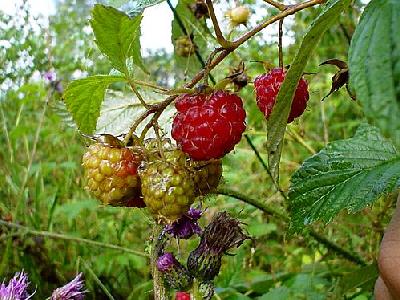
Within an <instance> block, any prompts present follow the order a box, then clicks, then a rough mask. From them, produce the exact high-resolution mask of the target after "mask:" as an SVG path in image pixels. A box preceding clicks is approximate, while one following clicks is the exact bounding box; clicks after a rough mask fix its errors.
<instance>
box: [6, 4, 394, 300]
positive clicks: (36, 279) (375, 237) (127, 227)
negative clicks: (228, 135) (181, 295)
mask: <svg viewBox="0 0 400 300" xmlns="http://www.w3.org/2000/svg"><path fill="white" fill-rule="evenodd" d="M3 1H4V0H3ZM6 1H7V0H6ZM11 2H14V1H11ZM15 2H16V4H15V5H16V6H17V7H18V9H17V10H16V13H15V14H13V15H8V14H7V13H5V12H2V11H1V10H0V28H1V30H0V62H1V65H2V68H1V69H0V120H1V121H0V128H1V132H2V134H1V135H0V141H1V144H2V145H3V146H2V147H1V148H0V165H1V168H0V219H1V220H0V280H1V279H2V278H7V279H9V278H11V277H12V275H13V274H14V273H15V272H16V271H19V270H21V269H23V270H25V272H27V273H28V274H29V278H30V281H31V282H32V283H33V286H35V287H36V294H35V297H36V298H37V299H44V298H45V297H47V295H49V294H50V293H51V291H52V290H54V288H56V287H57V286H60V285H62V283H64V282H66V281H68V279H70V278H73V276H74V274H75V273H76V272H77V271H79V272H83V273H84V274H85V277H86V287H87V289H88V290H89V292H88V293H87V295H86V298H87V299H149V298H151V293H152V281H151V278H150V270H149V268H148V266H147V264H148V259H147V257H146V253H147V248H148V245H147V244H146V242H145V241H146V239H147V238H148V237H149V236H150V235H151V232H150V223H151V222H152V221H151V218H150V216H149V215H147V214H146V213H145V212H143V211H141V210H139V209H135V208H134V209H132V208H110V207H101V206H99V204H98V202H97V201H96V200H94V199H93V198H92V197H91V196H90V195H88V194H87V193H86V192H85V191H84V190H83V188H82V186H83V184H82V176H83V174H82V169H81V166H80V160H81V156H82V154H83V152H84V150H85V146H86V143H85V141H84V140H83V139H82V138H81V137H80V136H79V134H78V133H77V131H76V129H75V128H73V126H71V125H72V123H71V122H70V117H69V115H68V113H67V112H66V110H65V108H64V105H63V101H62V98H61V93H60V91H61V88H62V87H63V86H65V85H67V84H68V82H69V81H70V80H71V79H75V78H80V77H82V76H84V75H94V74H107V73H108V72H109V69H110V66H109V64H108V62H107V61H106V59H102V55H101V54H100V52H99V51H98V50H97V49H96V47H95V45H94V43H93V34H92V32H91V29H90V27H89V25H88V18H89V15H90V9H91V7H92V5H93V3H91V1H73V0H65V1H55V2H54V5H55V13H54V14H52V15H50V16H49V17H48V18H46V17H43V16H40V15H32V14H31V5H35V1H29V2H28V1H15ZM182 3H186V2H183V1H182ZM182 3H181V2H180V4H179V5H181V6H182V5H184V4H182ZM242 4H246V5H249V6H250V7H251V9H252V12H253V15H252V17H251V19H250V24H249V25H248V26H251V25H253V24H255V23H256V20H260V19H261V18H262V17H264V16H266V15H271V14H275V13H277V10H276V9H275V8H271V6H269V5H268V4H267V3H264V2H261V1H253V0H246V1H244V2H243V3H242ZM173 5H176V3H173ZM234 5H235V4H234V3H233V2H228V3H219V4H217V7H218V8H219V9H220V10H221V12H222V11H226V10H227V9H228V8H230V7H233V6H234ZM363 7H364V4H362V3H360V2H359V1H354V3H353V5H352V7H351V9H349V10H348V11H347V13H346V14H343V16H342V17H341V18H340V24H338V26H337V27H335V28H334V29H331V30H328V32H327V33H326V34H325V36H324V37H323V39H322V41H321V43H320V44H319V46H318V48H317V50H316V52H315V54H314V55H313V57H312V58H311V59H310V62H309V64H308V66H307V72H309V73H311V75H306V78H307V80H308V81H309V84H310V96H311V97H310V101H309V105H308V109H307V111H306V113H305V114H304V116H303V117H302V118H301V119H300V120H298V121H296V122H294V123H293V124H290V125H289V127H288V134H287V136H286V142H285V151H284V154H283V157H282V163H281V186H282V188H283V190H285V191H286V190H287V189H288V186H289V179H290V176H291V175H292V174H293V172H294V171H295V170H296V169H297V168H298V167H299V166H300V164H301V163H302V162H303V160H304V159H305V158H307V157H309V156H310V155H311V154H314V153H316V152H317V151H319V150H320V149H321V148H322V147H323V146H324V145H326V144H327V143H328V142H329V141H333V140H337V139H343V138H348V137H351V136H352V135H353V134H354V132H355V128H356V127H357V126H358V125H359V124H360V123H361V122H362V121H363V119H364V117H363V114H362V110H361V109H360V106H359V104H358V103H357V102H355V101H352V100H351V99H350V98H349V96H348V95H347V93H346V91H345V90H344V89H343V90H340V91H338V92H336V93H334V94H333V95H332V96H330V97H329V98H328V99H326V100H325V101H323V102H321V99H322V98H323V97H324V96H325V95H326V94H327V93H328V92H329V90H330V85H331V76H332V75H333V73H334V72H335V71H336V70H335V68H334V67H333V66H322V67H319V66H318V65H319V64H320V63H321V62H323V61H325V60H327V59H330V58H338V59H343V60H346V57H347V51H348V46H349V40H350V37H351V35H352V33H353V31H354V28H355V24H356V23H357V20H358V17H359V15H360V12H361V11H362V8H363ZM155 8H156V7H155ZM177 10H178V11H179V9H178V8H177ZM319 11H320V8H311V9H307V10H304V11H302V12H300V13H298V14H296V16H295V17H291V18H290V19H288V20H287V22H286V21H285V27H284V35H285V37H287V38H285V43H284V59H285V63H289V62H290V61H291V59H292V58H293V56H294V55H295V53H296V49H297V48H298V44H299V42H300V41H301V38H302V37H303V35H304V33H305V31H306V30H307V28H308V26H309V25H310V23H311V22H312V20H313V19H314V18H315V17H316V15H317V14H318V13H319ZM183 17H184V16H183ZM175 22H176V21H175ZM154 26H163V24H158V23H157V21H154ZM228 26H229V24H228V22H226V28H225V29H226V30H228ZM172 28H173V30H175V31H177V30H178V29H177V27H176V24H175V23H173V25H172ZM200 30H201V31H202V32H205V33H204V34H205V36H204V39H200V41H199V43H198V44H199V47H200V52H202V51H203V50H204V49H206V48H208V49H212V47H213V46H214V45H215V41H213V40H210V38H209V37H208V36H207V35H206V34H207V32H206V29H204V28H199V31H200ZM244 30H245V27H244V26H240V27H238V28H236V29H234V30H233V31H232V32H231V35H232V36H236V35H239V34H240V33H243V32H244ZM277 37H278V30H277V26H275V27H272V30H271V31H268V34H260V35H257V36H256V37H255V38H254V39H252V40H251V41H249V42H248V43H247V44H245V45H244V46H242V47H240V48H239V49H238V51H236V52H235V54H232V55H231V56H230V57H228V59H226V60H225V61H224V62H223V63H222V64H221V66H219V67H218V68H217V69H216V70H215V71H214V72H213V73H212V74H213V75H214V76H215V78H216V79H222V78H224V77H225V76H227V75H228V73H229V70H230V68H231V66H236V65H238V62H240V61H244V63H245V66H246V70H247V73H248V76H249V77H250V78H253V79H254V78H255V77H256V76H257V75H258V74H261V73H262V72H264V70H263V66H262V64H260V63H256V62H255V61H268V62H269V63H272V64H274V65H277V64H278V55H277V54H278V47H277ZM203 44H204V45H203ZM168 47H170V45H169V46H168ZM168 47H167V49H153V50H152V51H147V52H146V53H143V54H144V60H145V65H146V67H147V69H148V71H149V73H150V75H146V74H145V73H144V72H142V73H140V74H141V75H140V76H142V77H143V80H146V79H147V78H149V77H150V78H152V80H153V81H154V82H157V84H159V85H161V86H166V87H172V86H174V85H178V84H179V83H181V81H182V80H183V79H184V78H186V77H187V76H190V74H192V73H193V72H196V71H197V70H198V69H194V68H193V65H191V62H192V61H188V60H194V58H193V57H189V58H182V57H180V58H179V59H175V60H174V57H175V58H176V55H175V54H174V53H173V52H171V51H170V50H168V49H171V48H168ZM204 51H205V50H204ZM205 53H207V52H205ZM99 58H100V59H99ZM174 62H175V63H174ZM189 66H190V68H189ZM197 67H198V66H197ZM47 72H52V73H51V74H52V75H51V76H52V78H50V79H51V80H49V78H48V76H47V78H45V77H46V76H45V74H46V73H47ZM138 72H139V71H138ZM171 74H176V76H172V75H171ZM54 76H55V77H54ZM57 84H58V88H56V87H57ZM113 89H114V90H115V91H116V92H118V93H119V94H118V95H122V96H123V95H124V90H123V89H122V88H121V87H119V86H118V85H116V86H113ZM240 95H241V97H242V98H243V99H244V102H245V106H246V110H247V115H248V118H247V124H248V129H247V131H246V134H247V139H242V142H241V143H240V144H239V145H238V146H237V147H236V150H235V151H234V153H231V154H230V155H228V156H227V157H225V158H224V161H223V164H224V173H223V178H224V180H223V181H224V182H223V187H225V186H226V187H229V189H230V190H234V191H236V192H239V193H241V194H245V195H247V196H248V197H250V198H253V199H257V200H259V201H260V202H263V203H264V204H265V205H266V206H267V207H271V208H273V209H276V210H278V211H282V212H284V211H285V210H286V207H287V203H286V202H285V200H284V199H283V198H282V197H281V195H280V194H279V193H278V192H277V191H276V190H275V188H274V186H273V184H272V182H271V180H270V177H269V176H268V173H267V172H266V171H265V169H264V168H263V165H262V164H261V163H260V160H259V158H257V156H256V155H255V152H254V149H252V147H251V145H250V144H249V142H248V141H250V142H251V144H252V145H253V146H254V147H255V148H256V149H258V152H259V155H260V157H261V158H263V159H264V160H267V158H266V150H265V144H266V122H265V121H264V117H263V116H262V114H261V113H260V112H259V110H258V109H257V106H256V103H255V101H254V88H253V86H252V84H249V85H248V86H247V87H245V88H244V89H243V90H241V91H240ZM157 97H160V96H159V95H158V96H157ZM119 98H121V97H119ZM122 98H123V97H122ZM121 101H123V100H121ZM124 103H125V104H124ZM124 103H122V104H123V107H124V108H126V107H127V104H126V102H124ZM120 104H121V103H119V102H115V103H114V104H113V106H118V105H120ZM125 113H127V114H128V115H129V114H130V113H132V114H133V113H134V112H130V111H128V112H126V111H123V110H121V111H120V112H119V114H125ZM119 117H120V116H119V115H118V116H116V117H115V118H117V120H118V118H119ZM124 117H125V118H126V116H124ZM391 200H392V201H378V202H376V203H375V204H374V205H373V206H372V207H370V208H367V209H365V210H364V211H362V212H361V213H360V214H357V215H348V214H347V213H341V214H340V216H339V217H338V218H336V219H335V220H334V221H333V222H332V223H331V224H329V225H327V226H326V225H319V224H316V225H313V228H314V229H315V231H317V232H320V233H321V234H322V235H323V236H324V237H326V238H329V239H331V240H333V241H335V242H336V243H337V244H338V245H341V246H343V247H344V248H345V249H348V250H349V251H351V252H355V253H358V254H359V255H360V256H361V257H362V258H363V260H364V261H365V265H367V266H360V263H358V264H357V263H354V262H351V261H349V260H346V259H343V258H341V257H339V256H337V255H336V253H335V252H334V251H332V249H327V248H326V247H325V246H324V245H323V244H321V243H318V242H317V241H315V240H314V239H311V238H310V237H309V236H305V235H304V236H301V235H297V236H288V235H287V234H286V232H287V225H288V224H287V222H286V220H285V219H284V218H276V217H273V216H270V215H268V214H266V213H263V211H261V210H259V209H257V208H255V207H254V206H251V205H249V204H246V203H244V202H241V201H239V200H238V199H235V198H233V197H229V196H224V195H216V196H212V197H209V198H208V199H207V201H206V202H205V205H206V207H208V209H207V210H206V212H205V218H204V219H203V220H201V223H202V225H204V224H205V223H208V221H209V220H210V219H211V217H212V216H213V215H214V213H215V212H217V211H221V210H227V211H228V212H230V213H231V214H232V215H234V216H236V217H238V218H239V219H240V220H241V221H242V222H244V223H246V224H247V229H248V232H249V234H250V235H251V236H253V237H254V238H255V239H254V241H253V242H252V243H246V244H245V245H243V246H242V247H241V248H240V249H239V250H237V251H236V252H235V254H236V255H234V256H230V257H225V258H224V261H223V264H224V266H223V268H222V270H223V271H222V272H221V274H220V275H219V276H218V277H217V281H216V287H217V289H216V294H217V296H216V297H217V298H216V299H328V298H330V299H339V298H342V297H343V296H344V297H347V298H348V299H358V300H361V299H369V298H370V297H371V295H372V288H373V284H374V282H375V278H376V274H377V273H376V267H375V266H374V264H373V262H374V260H375V258H376V255H377V251H378V246H379V242H380V239H381V236H382V234H383V229H384V226H385V224H386V223H387V221H388V218H389V217H390V215H391V208H392V206H393V205H394V204H393V202H394V201H393V199H391ZM11 223H12V224H14V225H13V226H10V225H7V224H11ZM195 244H196V243H194V242H193V241H192V242H188V243H185V244H182V243H181V244H180V247H181V249H186V248H190V249H191V248H193V247H194V246H195ZM182 252H183V253H185V252H187V251H182ZM361 264H362V263H361ZM359 268H363V269H362V272H360V271H359ZM357 270H358V272H356V271H357ZM353 272H354V273H353Z"/></svg>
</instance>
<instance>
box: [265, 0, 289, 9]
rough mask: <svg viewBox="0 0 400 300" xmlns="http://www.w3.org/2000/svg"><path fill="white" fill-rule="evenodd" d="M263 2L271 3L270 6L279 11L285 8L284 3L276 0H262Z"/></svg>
mask: <svg viewBox="0 0 400 300" xmlns="http://www.w3.org/2000/svg"><path fill="white" fill-rule="evenodd" d="M264 1H265V2H267V3H268V4H271V5H272V6H274V7H275V8H277V9H279V10H280V11H283V10H285V9H286V5H285V4H282V3H279V2H276V1H274V0H264Z"/></svg>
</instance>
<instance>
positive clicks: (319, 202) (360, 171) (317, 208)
mask: <svg viewBox="0 0 400 300" xmlns="http://www.w3.org/2000/svg"><path fill="white" fill-rule="evenodd" d="M399 186H400V156H399V154H398V153H397V151H396V148H395V147H394V145H393V144H391V143H390V142H389V141H387V140H385V139H384V138H383V137H382V136H381V135H380V133H379V131H378V129H377V128H375V127H372V126H369V125H366V124H364V125H362V126H360V128H359V129H358V130H357V132H356V134H355V136H354V137H352V138H350V139H347V140H339V141H335V142H333V143H331V144H328V146H327V147H326V148H325V149H323V150H321V151H320V152H319V153H317V154H316V155H314V156H312V157H310V158H309V159H307V160H306V161H304V163H303V164H302V166H301V167H300V168H299V169H298V170H297V171H296V172H295V174H294V175H293V176H292V178H291V186H290V189H289V206H290V211H291V229H292V230H293V231H299V230H300V229H301V228H302V227H303V226H304V225H306V224H310V223H311V222H314V221H316V220H322V221H324V222H329V221H330V220H331V219H332V218H333V217H334V216H335V215H336V214H337V213H338V212H339V211H340V210H342V209H345V208H346V209H348V210H349V211H350V212H355V211H358V210H361V209H363V208H364V207H366V206H367V205H369V204H371V203H373V202H374V201H376V200H377V199H378V198H379V197H380V196H381V195H382V194H384V193H389V192H391V191H393V190H394V189H396V188H397V187H399Z"/></svg>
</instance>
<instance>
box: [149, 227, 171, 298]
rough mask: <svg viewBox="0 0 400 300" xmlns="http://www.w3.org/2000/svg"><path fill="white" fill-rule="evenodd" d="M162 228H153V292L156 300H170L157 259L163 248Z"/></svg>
mask: <svg viewBox="0 0 400 300" xmlns="http://www.w3.org/2000/svg"><path fill="white" fill-rule="evenodd" d="M161 233H162V227H161V226H159V225H157V224H154V227H153V235H152V238H153V244H152V249H151V255H150V260H151V274H152V276H153V291H154V299H155V300H168V296H167V291H166V289H165V286H164V283H163V279H162V277H161V273H160V272H159V271H158V269H157V258H158V257H159V255H160V252H161V250H162V247H163V240H162V238H161Z"/></svg>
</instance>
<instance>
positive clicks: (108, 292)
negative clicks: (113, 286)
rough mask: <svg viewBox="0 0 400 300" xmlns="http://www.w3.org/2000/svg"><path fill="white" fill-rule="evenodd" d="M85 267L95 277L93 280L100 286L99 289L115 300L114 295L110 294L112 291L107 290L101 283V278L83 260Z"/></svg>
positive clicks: (111, 299)
mask: <svg viewBox="0 0 400 300" xmlns="http://www.w3.org/2000/svg"><path fill="white" fill-rule="evenodd" d="M82 262H83V265H84V267H85V268H86V270H88V271H89V273H90V275H91V276H92V277H93V280H94V281H96V283H97V284H98V285H99V287H100V288H101V289H102V290H103V292H104V293H105V294H106V295H107V297H108V299H110V300H115V299H114V297H113V295H112V294H111V293H110V291H109V290H108V289H107V288H106V286H105V285H104V284H103V283H102V282H101V280H100V279H99V277H97V275H96V273H95V272H94V271H93V270H92V268H91V267H90V266H89V264H88V263H87V262H85V261H84V260H82Z"/></svg>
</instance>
